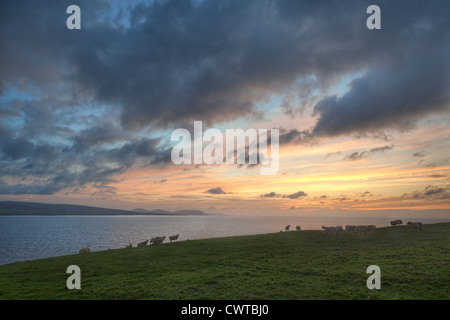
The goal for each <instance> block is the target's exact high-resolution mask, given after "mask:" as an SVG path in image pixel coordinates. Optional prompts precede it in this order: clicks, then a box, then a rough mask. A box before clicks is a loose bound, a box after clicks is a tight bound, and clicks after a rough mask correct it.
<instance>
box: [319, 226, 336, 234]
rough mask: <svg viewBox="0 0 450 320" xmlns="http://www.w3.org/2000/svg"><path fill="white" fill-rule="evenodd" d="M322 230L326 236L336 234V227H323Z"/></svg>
mask: <svg viewBox="0 0 450 320" xmlns="http://www.w3.org/2000/svg"><path fill="white" fill-rule="evenodd" d="M322 229H323V230H325V233H326V234H329V233H334V234H336V227H324V226H322Z"/></svg>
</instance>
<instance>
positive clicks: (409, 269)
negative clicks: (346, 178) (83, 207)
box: [0, 223, 450, 300]
mask: <svg viewBox="0 0 450 320" xmlns="http://www.w3.org/2000/svg"><path fill="white" fill-rule="evenodd" d="M69 265H78V266H79V267H80V269H81V289H80V290H69V289H67V287H66V280H67V278H68V277H69V276H70V274H67V273H66V269H67V267H68V266H69ZM369 265H377V266H379V267H380V269H381V289H380V290H375V289H374V290H369V289H368V288H367V286H366V280H367V278H368V277H369V276H370V274H367V273H366V269H367V267H368V266H369ZM449 266H450V223H438V224H429V225H424V230H423V232H417V231H413V230H412V229H410V228H409V227H387V228H379V229H377V230H376V231H375V232H373V233H371V234H367V235H366V236H364V235H353V236H351V235H340V236H338V237H336V236H330V235H325V234H324V232H323V231H315V230H314V231H300V232H299V231H290V232H279V233H274V234H264V235H252V236H240V237H228V238H217V239H205V240H191V241H180V242H174V243H166V244H163V245H159V246H146V247H141V248H131V249H125V248H124V249H117V250H108V251H102V252H92V253H88V254H75V255H69V256H62V257H57V258H49V259H41V260H35V261H28V262H19V263H13V264H9V265H3V266H0V299H3V300H5V299H8V300H9V299H169V300H172V299H194V300H196V299H229V300H231V299H243V300H247V299H267V300H272V299H450V267H449Z"/></svg>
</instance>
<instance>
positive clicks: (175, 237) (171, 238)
mask: <svg viewBox="0 0 450 320" xmlns="http://www.w3.org/2000/svg"><path fill="white" fill-rule="evenodd" d="M177 239H178V234H176V235H174V236H170V237H169V240H170V242H172V241H175V240H177Z"/></svg>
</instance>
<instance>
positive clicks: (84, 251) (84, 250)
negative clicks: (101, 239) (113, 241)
mask: <svg viewBox="0 0 450 320" xmlns="http://www.w3.org/2000/svg"><path fill="white" fill-rule="evenodd" d="M79 252H80V253H88V252H91V248H90V247H87V248H81V249H80V251H79Z"/></svg>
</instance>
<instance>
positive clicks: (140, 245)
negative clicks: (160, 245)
mask: <svg viewBox="0 0 450 320" xmlns="http://www.w3.org/2000/svg"><path fill="white" fill-rule="evenodd" d="M149 241H150V240H149V239H147V240H145V241H142V242H139V243H138V244H137V246H138V247H143V246H146V245H147V243H148V242H149Z"/></svg>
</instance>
